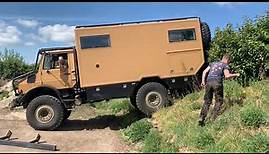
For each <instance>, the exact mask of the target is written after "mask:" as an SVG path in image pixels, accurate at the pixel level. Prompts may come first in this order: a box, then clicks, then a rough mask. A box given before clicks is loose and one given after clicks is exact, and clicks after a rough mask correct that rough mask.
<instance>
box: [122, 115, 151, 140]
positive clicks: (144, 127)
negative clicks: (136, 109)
mask: <svg viewBox="0 0 269 154" xmlns="http://www.w3.org/2000/svg"><path fill="white" fill-rule="evenodd" d="M151 128H152V124H151V123H150V122H149V121H148V120H147V119H146V118H144V119H141V120H139V121H136V122H134V123H132V124H131V125H130V126H129V127H127V128H126V129H125V130H123V131H122V134H123V136H124V137H125V138H126V139H127V140H129V141H130V142H139V141H142V140H144V139H145V137H146V135H147V134H148V133H149V131H150V129H151Z"/></svg>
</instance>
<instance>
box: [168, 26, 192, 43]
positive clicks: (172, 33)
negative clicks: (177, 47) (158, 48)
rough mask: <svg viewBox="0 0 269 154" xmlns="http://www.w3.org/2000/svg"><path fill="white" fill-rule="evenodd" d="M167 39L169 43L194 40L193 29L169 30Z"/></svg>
mask: <svg viewBox="0 0 269 154" xmlns="http://www.w3.org/2000/svg"><path fill="white" fill-rule="evenodd" d="M168 37H169V42H170V43H171V42H181V41H188V40H195V39H196V38H195V29H194V28H192V29H183V30H169V31H168Z"/></svg>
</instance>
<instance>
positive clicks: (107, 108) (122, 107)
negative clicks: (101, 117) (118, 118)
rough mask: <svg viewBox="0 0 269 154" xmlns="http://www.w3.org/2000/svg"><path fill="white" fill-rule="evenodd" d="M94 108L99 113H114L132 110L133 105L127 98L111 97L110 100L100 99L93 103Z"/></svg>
mask: <svg viewBox="0 0 269 154" xmlns="http://www.w3.org/2000/svg"><path fill="white" fill-rule="evenodd" d="M94 106H95V108H96V109H97V111H98V112H99V113H100V114H101V113H109V114H110V113H112V114H116V113H119V112H124V113H126V112H128V111H130V110H133V109H134V108H133V106H132V105H131V103H130V102H129V99H113V100H110V101H108V102H107V101H102V102H96V103H94Z"/></svg>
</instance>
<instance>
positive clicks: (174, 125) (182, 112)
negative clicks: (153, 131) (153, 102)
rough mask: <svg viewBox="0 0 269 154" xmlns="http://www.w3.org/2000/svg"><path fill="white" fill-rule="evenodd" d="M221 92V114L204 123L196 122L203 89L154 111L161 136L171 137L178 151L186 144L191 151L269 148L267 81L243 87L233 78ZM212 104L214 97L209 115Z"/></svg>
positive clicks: (256, 150)
mask: <svg viewBox="0 0 269 154" xmlns="http://www.w3.org/2000/svg"><path fill="white" fill-rule="evenodd" d="M224 93H225V95H224V96H225V98H224V99H225V101H224V104H223V107H222V110H221V115H220V116H219V117H218V118H217V119H216V121H214V122H210V121H206V125H205V127H199V126H198V118H199V113H200V110H201V107H202V102H203V95H204V90H202V91H200V92H195V93H192V94H189V95H187V96H186V97H184V98H183V99H181V100H178V101H177V102H176V103H175V104H174V105H173V106H171V107H169V108H163V109H161V110H160V111H159V112H157V113H155V114H154V115H153V119H154V120H155V121H157V122H158V123H157V125H158V129H159V130H161V132H162V133H161V134H160V136H161V137H160V138H168V139H172V138H173V139H174V141H173V142H172V143H171V144H172V145H173V146H172V147H175V148H174V149H178V150H177V152H181V150H180V149H186V148H187V149H188V151H190V152H242V151H247V152H261V151H264V150H266V149H267V150H268V149H269V145H268V142H267V141H269V140H268V119H269V115H268V114H269V83H268V81H267V82H266V81H260V82H253V83H252V84H251V86H249V87H245V88H243V87H241V86H240V85H239V84H238V83H237V82H235V81H225V85H224ZM213 105H214V101H213V104H212V106H211V109H210V111H209V114H208V116H210V112H211V110H212V107H213ZM161 140H162V139H161ZM148 146H150V144H148ZM152 146H153V145H152ZM152 148H153V147H152ZM147 149H151V148H150V147H147ZM183 151H184V150H183Z"/></svg>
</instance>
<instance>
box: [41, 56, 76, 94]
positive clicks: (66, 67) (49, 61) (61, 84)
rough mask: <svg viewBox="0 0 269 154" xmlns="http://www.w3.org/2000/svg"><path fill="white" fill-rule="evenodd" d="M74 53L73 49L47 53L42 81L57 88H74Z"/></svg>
mask: <svg viewBox="0 0 269 154" xmlns="http://www.w3.org/2000/svg"><path fill="white" fill-rule="evenodd" d="M74 73H75V66H74V53H73V52H72V51H61V52H58V53H57V52H49V53H46V54H45V57H44V61H43V69H42V71H41V81H42V84H43V85H49V86H52V87H55V88H56V89H66V88H72V87H73V86H74V85H75V81H76V79H75V75H74Z"/></svg>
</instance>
